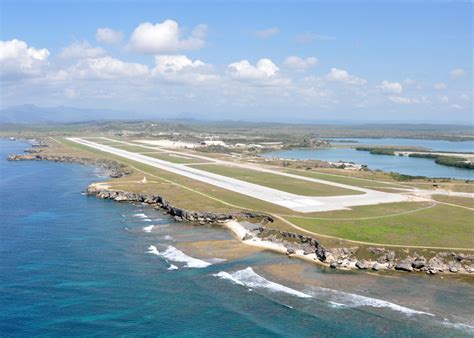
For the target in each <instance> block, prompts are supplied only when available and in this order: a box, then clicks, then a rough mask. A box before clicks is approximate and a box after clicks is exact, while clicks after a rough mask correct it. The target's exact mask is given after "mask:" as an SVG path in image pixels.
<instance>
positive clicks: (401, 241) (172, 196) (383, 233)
mask: <svg viewBox="0 0 474 338" xmlns="http://www.w3.org/2000/svg"><path fill="white" fill-rule="evenodd" d="M63 142H64V143H65V144H66V145H69V146H71V147H72V148H74V149H79V150H84V151H87V152H89V153H93V154H95V155H99V156H100V157H104V155H107V156H106V157H107V158H110V159H113V160H117V161H118V162H121V163H124V164H127V165H132V166H134V167H135V168H137V169H140V170H143V171H145V172H146V173H149V174H153V175H155V176H158V177H160V178H163V179H166V180H170V181H172V182H174V183H177V184H180V185H183V186H185V187H188V188H191V189H193V190H195V191H191V190H188V189H186V188H183V187H181V186H179V185H175V184H172V183H169V182H166V181H161V180H159V179H157V178H156V177H153V176H151V175H147V174H143V173H141V172H138V171H135V172H134V174H133V175H132V176H131V177H123V178H120V179H113V180H111V182H115V183H113V187H115V188H117V189H123V190H127V191H134V192H141V193H150V194H158V195H162V196H164V197H165V198H166V199H167V200H169V201H170V202H171V203H172V204H174V205H176V206H179V207H182V208H185V209H188V210H195V211H211V212H229V211H240V210H255V211H261V212H266V213H272V214H282V215H289V216H285V218H286V219H288V220H289V221H291V222H293V223H294V224H295V225H297V226H300V227H302V228H303V229H306V230H308V231H312V232H316V233H320V234H324V235H329V236H335V237H340V238H344V239H349V240H358V241H366V242H375V243H381V244H393V245H400V246H402V247H403V245H420V246H440V247H462V248H473V247H474V243H473V242H474V233H473V232H474V230H473V229H474V221H473V220H474V212H473V211H470V210H467V209H462V208H458V207H451V206H447V205H437V206H435V207H433V208H430V209H427V210H423V211H417V212H414V213H410V214H407V215H400V216H391V217H384V218H378V219H369V220H347V221H345V220H315V219H306V218H302V217H308V216H314V217H321V218H328V217H331V218H359V217H374V216H384V215H389V214H396V213H400V212H405V211H410V210H414V209H419V208H420V207H423V206H426V204H425V203H394V204H380V205H375V206H363V207H355V208H353V209H352V210H345V211H344V210H343V211H332V212H325V213H313V214H301V213H297V212H293V211H291V210H289V209H286V208H283V207H279V206H277V205H274V204H271V203H267V202H264V201H261V200H258V199H255V198H252V197H249V196H245V195H242V194H238V193H234V192H232V191H229V190H226V189H221V188H218V187H214V186H210V185H208V184H205V183H202V182H199V181H195V180H192V179H189V178H186V177H183V176H179V175H176V174H173V173H170V172H167V171H163V170H159V169H157V168H154V167H151V166H147V165H145V164H141V163H138V162H134V161H131V160H127V159H125V158H122V157H118V156H114V155H111V154H106V153H104V152H101V151H99V150H95V149H92V148H89V147H86V146H83V145H79V144H75V143H72V142H69V141H63ZM196 167H198V166H196ZM143 176H147V179H148V181H149V183H147V184H138V183H136V182H137V181H138V180H140V179H141V178H142V177H143ZM152 181H156V182H157V183H153V182H152ZM199 192H200V193H202V194H206V195H208V196H210V197H213V198H215V199H219V200H222V201H225V202H227V203H230V204H233V205H235V207H234V206H229V205H226V204H224V203H222V202H220V201H218V200H215V199H212V198H208V197H206V196H203V195H201V194H200V193H199ZM355 198H357V197H355ZM272 227H274V228H279V229H284V230H288V231H293V232H303V231H299V230H297V229H295V228H293V227H291V226H290V225H288V224H286V223H284V222H282V221H280V220H278V219H277V220H276V221H275V223H273V224H272ZM338 245H341V246H344V245H347V243H344V242H341V243H339V244H338Z"/></svg>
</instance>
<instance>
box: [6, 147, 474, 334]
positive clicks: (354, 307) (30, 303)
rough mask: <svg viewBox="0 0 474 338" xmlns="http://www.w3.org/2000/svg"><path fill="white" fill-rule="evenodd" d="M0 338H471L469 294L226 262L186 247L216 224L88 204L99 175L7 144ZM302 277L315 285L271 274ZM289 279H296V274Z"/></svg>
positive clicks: (395, 279) (461, 285) (463, 289)
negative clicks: (13, 156) (20, 156)
mask: <svg viewBox="0 0 474 338" xmlns="http://www.w3.org/2000/svg"><path fill="white" fill-rule="evenodd" d="M0 145H1V147H0V148H1V152H0V191H1V194H0V336H1V337H14V336H22V337H29V336H51V337H56V336H175V337H199V336H201V337H204V336H206V337H209V336H211V337H223V336H252V337H253V336H295V337H299V336H301V337H310V336H330V337H345V336H347V337H349V336H351V337H371V336H372V337H376V336H381V335H384V336H413V337H420V336H426V337H428V336H430V337H447V336H469V335H473V334H474V331H473V330H474V319H473V317H472V304H474V287H473V283H472V281H471V282H468V281H465V280H449V279H448V278H445V279H441V278H439V277H438V276H437V277H428V276H421V275H414V274H412V275H409V274H406V275H399V274H397V275H393V276H383V277H377V276H371V275H369V274H366V273H359V272H340V271H332V270H330V269H325V268H319V267H316V266H313V265H310V264H307V263H302V262H299V261H295V260H290V259H288V258H286V257H284V256H280V255H276V254H272V253H257V254H251V255H248V256H245V257H243V258H238V259H232V260H230V259H229V260H226V261H222V260H219V259H217V258H219V257H218V255H217V256H216V257H215V258H216V259H206V260H204V259H201V258H199V257H197V256H196V254H195V253H194V252H192V251H190V252H184V251H180V250H179V249H178V248H177V247H179V244H180V243H184V242H191V241H202V240H208V239H213V240H229V241H230V240H231V238H232V237H231V236H230V234H229V233H228V232H227V231H226V230H224V229H222V228H218V227H211V226H202V227H196V226H190V225H186V224H180V223H173V222H172V221H171V220H170V219H168V218H167V217H166V216H165V215H163V214H162V213H161V212H159V211H156V210H152V209H150V208H147V207H146V206H143V205H131V204H125V203H117V202H112V201H104V200H100V199H97V198H94V197H88V196H85V195H83V194H81V192H82V191H83V190H84V189H85V188H86V186H87V185H88V184H90V183H91V182H93V181H97V180H101V179H104V178H105V177H103V176H102V175H103V173H101V172H100V171H98V170H97V169H95V168H92V167H87V166H80V165H74V164H61V163H49V162H8V161H6V160H5V157H6V155H7V154H10V153H18V152H22V150H23V149H24V148H25V147H27V144H25V143H21V142H10V141H0ZM275 264H279V265H281V271H285V269H286V268H287V267H288V266H290V265H297V266H300V267H301V268H302V269H304V274H305V278H307V279H308V280H311V281H314V283H312V284H308V282H305V280H297V279H295V280H294V281H292V279H291V278H287V279H286V278H282V277H281V276H277V275H273V274H271V273H270V272H268V271H267V270H265V267H266V266H270V265H275ZM288 277H292V276H288Z"/></svg>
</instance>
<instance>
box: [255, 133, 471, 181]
mask: <svg viewBox="0 0 474 338" xmlns="http://www.w3.org/2000/svg"><path fill="white" fill-rule="evenodd" d="M348 141H356V142H348ZM331 142H332V143H333V144H335V145H336V144H337V145H344V146H347V148H346V147H344V148H338V147H334V148H328V149H292V150H281V151H273V152H268V153H265V154H263V155H262V156H264V157H268V158H272V157H275V158H289V159H299V160H308V159H314V160H322V161H329V162H338V161H345V162H354V163H357V164H365V165H367V166H368V167H369V168H370V169H373V170H383V171H386V172H398V173H401V174H405V175H414V176H417V175H421V176H426V177H435V178H436V177H446V178H456V179H464V180H465V179H469V180H473V179H474V170H469V169H462V168H455V167H448V166H445V165H440V164H436V163H435V161H434V160H431V159H426V158H415V157H407V156H387V155H373V154H370V153H369V152H368V151H358V150H355V149H353V148H349V147H350V146H351V147H352V146H362V145H368V146H377V145H380V146H388V145H392V146H402V147H403V146H416V147H423V148H426V149H431V150H438V151H451V152H474V141H462V142H453V141H444V140H417V139H394V138H382V139H370V138H333V139H331Z"/></svg>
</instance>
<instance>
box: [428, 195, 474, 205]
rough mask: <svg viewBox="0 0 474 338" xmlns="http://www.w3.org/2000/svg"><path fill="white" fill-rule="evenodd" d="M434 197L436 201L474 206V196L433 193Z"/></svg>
mask: <svg viewBox="0 0 474 338" xmlns="http://www.w3.org/2000/svg"><path fill="white" fill-rule="evenodd" d="M432 197H433V199H434V200H436V201H440V202H444V203H450V204H456V205H460V206H463V207H468V208H474V198H469V197H458V196H446V195H433V196H432Z"/></svg>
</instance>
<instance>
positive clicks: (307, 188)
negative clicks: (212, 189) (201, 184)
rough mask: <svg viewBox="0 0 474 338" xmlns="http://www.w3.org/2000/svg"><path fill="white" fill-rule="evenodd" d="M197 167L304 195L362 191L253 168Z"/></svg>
mask: <svg viewBox="0 0 474 338" xmlns="http://www.w3.org/2000/svg"><path fill="white" fill-rule="evenodd" d="M194 167H195V168H197V169H200V170H204V171H208V172H212V173H215V174H219V175H223V176H227V177H232V178H236V179H239V180H242V181H247V182H251V183H255V184H260V185H263V186H266V187H269V188H275V189H279V190H282V191H286V192H290V193H293V194H297V195H303V196H338V195H359V194H362V192H359V191H355V190H349V189H344V188H339V187H335V186H331V185H327V184H320V183H316V182H308V181H303V180H299V179H296V178H291V177H285V176H281V175H278V174H272V173H264V172H260V171H256V170H251V169H243V168H238V167H231V166H223V165H214V164H209V165H196V166H194Z"/></svg>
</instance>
